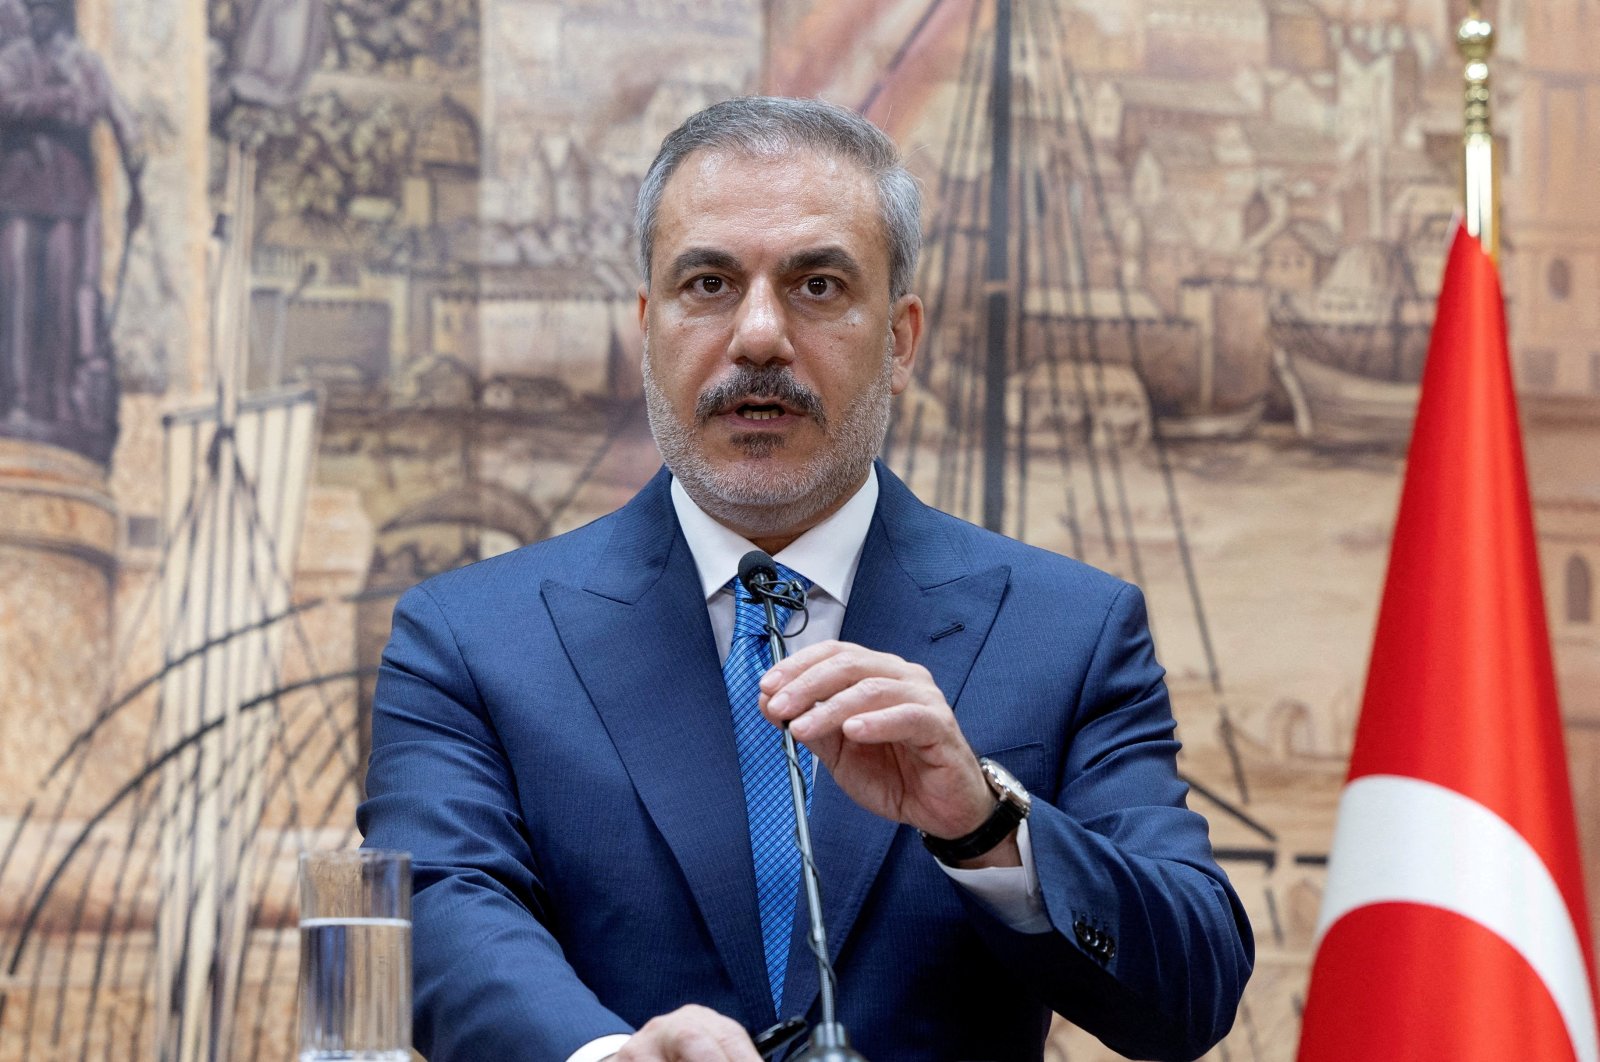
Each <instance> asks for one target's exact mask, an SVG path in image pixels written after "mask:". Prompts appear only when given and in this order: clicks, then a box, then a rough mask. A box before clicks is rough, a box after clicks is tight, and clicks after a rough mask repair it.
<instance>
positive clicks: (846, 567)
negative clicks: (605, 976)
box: [567, 472, 1050, 1062]
mask: <svg viewBox="0 0 1600 1062" xmlns="http://www.w3.org/2000/svg"><path fill="white" fill-rule="evenodd" d="M672 507H673V510H674V511H675V512H676V513H677V516H678V526H679V527H681V528H682V529H683V537H684V539H685V540H686V541H687V542H688V543H689V552H690V553H691V554H692V555H693V556H694V563H695V568H696V569H697V570H698V571H699V574H700V588H701V589H702V590H703V591H704V592H705V595H706V609H707V610H708V612H709V613H710V618H711V632H712V634H713V635H714V636H715V638H716V642H717V656H718V658H719V659H721V660H723V661H726V660H727V658H728V651H729V649H730V647H731V646H732V644H733V616H734V608H735V602H734V593H733V591H732V590H730V589H729V588H728V582H729V580H731V579H733V578H734V577H735V576H736V575H738V574H739V560H740V558H742V557H743V556H744V555H745V554H746V553H748V552H750V551H751V550H753V549H755V548H757V547H756V546H755V544H754V543H752V542H750V541H749V540H748V539H746V538H744V537H743V536H742V535H740V534H738V533H737V532H734V531H730V530H728V528H726V527H724V526H723V525H721V524H719V523H717V521H716V520H714V519H712V518H711V517H710V516H709V515H707V513H706V512H705V510H703V509H701V508H700V506H698V505H696V504H695V503H694V500H693V499H692V498H690V497H689V493H688V491H686V490H684V489H683V486H682V485H681V484H680V483H679V482H678V481H677V480H676V479H674V480H673V481H672ZM877 507H878V476H877V473H876V472H873V473H871V474H869V475H868V476H867V479H866V482H865V483H863V484H862V485H861V488H860V489H859V490H857V491H856V492H855V494H853V495H851V496H850V500H849V501H847V502H845V503H844V505H842V506H841V507H840V508H839V511H838V512H836V513H834V514H833V515H832V516H830V517H828V518H827V519H826V520H824V521H822V522H821V523H819V524H817V525H816V526H815V527H813V528H811V529H810V530H809V531H807V532H806V533H805V534H803V535H801V536H800V537H799V538H797V539H795V540H794V541H793V542H791V543H789V545H788V546H786V547H784V549H783V550H782V551H781V552H779V553H778V554H777V556H776V557H774V558H773V559H774V560H776V561H777V562H778V563H779V564H782V565H784V566H785V567H788V568H790V569H791V570H793V571H795V572H798V573H799V574H801V575H803V576H805V577H806V578H807V579H809V580H810V581H811V590H810V592H809V593H808V594H807V596H806V616H807V622H806V625H805V628H804V629H803V630H801V631H799V632H798V633H796V634H795V635H793V636H792V637H789V638H786V639H785V641H786V642H787V643H788V646H789V649H790V651H791V652H797V651H799V650H801V649H804V648H805V647H806V646H808V645H815V644H817V643H818V642H825V641H828V640H829V639H831V638H837V637H839V631H840V629H841V628H842V627H843V626H844V611H845V607H846V606H847V605H848V604H849V603H850V588H851V585H852V584H853V583H854V582H855V578H856V568H857V566H858V565H859V564H860V563H861V551H862V548H863V547H865V545H866V543H867V529H868V528H869V527H870V526H871V525H872V514H873V513H874V512H875V511H876V510H877ZM1017 845H1018V847H1020V848H1021V849H1022V866H1020V867H984V868H980V869H977V870H965V869H962V868H960V867H949V866H945V865H944V864H943V863H939V862H938V861H937V860H934V862H935V863H937V864H938V866H939V869H941V870H943V871H944V872H945V873H946V874H948V875H950V877H951V878H953V879H954V880H955V881H956V882H957V883H958V884H959V885H961V886H962V887H963V888H965V889H966V890H967V891H969V892H971V893H972V895H973V896H974V897H975V898H977V900H978V901H979V902H980V903H982V904H983V905H984V906H985V907H986V908H988V909H989V910H990V911H991V912H992V913H993V914H994V916H995V917H996V918H998V919H1000V920H1001V921H1002V922H1004V923H1006V924H1007V925H1009V926H1010V927H1011V928H1013V929H1016V930H1018V931H1020V932H1023V933H1044V932H1047V931H1048V930H1049V929H1050V920H1049V918H1048V916H1046V914H1045V911H1044V901H1043V900H1042V899H1041V898H1040V896H1039V875H1038V873H1037V872H1036V871H1035V870H1034V868H1033V847H1032V845H1031V843H1030V842H1029V840H1028V822H1027V820H1026V819H1024V820H1023V821H1022V824H1021V825H1020V826H1018V827H1017ZM928 858H929V859H933V856H931V855H930V856H928ZM627 1039H628V1037H627V1036H623V1035H617V1036H602V1037H601V1038H600V1039H598V1040H594V1041H591V1042H590V1043H587V1044H585V1045H583V1046H582V1047H581V1048H579V1049H578V1050H577V1051H576V1052H575V1053H574V1054H573V1055H572V1056H571V1057H570V1058H569V1059H568V1060H567V1062H601V1060H603V1059H606V1058H609V1057H610V1056H611V1055H612V1054H613V1053H614V1052H616V1051H617V1050H618V1049H619V1048H620V1047H621V1046H622V1045H623V1044H624V1043H626V1042H627Z"/></svg>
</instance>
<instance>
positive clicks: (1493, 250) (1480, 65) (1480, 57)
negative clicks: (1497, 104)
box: [1456, 3, 1500, 257]
mask: <svg viewBox="0 0 1600 1062" xmlns="http://www.w3.org/2000/svg"><path fill="white" fill-rule="evenodd" d="M1456 50H1457V51H1458V52H1460V53H1461V58H1462V59H1464V60H1466V68H1465V70H1464V76H1465V78H1466V129H1465V132H1464V134H1463V136H1462V148H1463V161H1464V163H1465V176H1466V182H1465V199H1466V224H1467V231H1468V232H1469V233H1471V234H1472V235H1473V236H1475V237H1477V239H1478V242H1479V243H1480V244H1481V245H1482V246H1483V249H1484V250H1485V251H1487V252H1488V253H1489V254H1490V255H1491V256H1496V257H1497V256H1498V255H1499V251H1500V226H1499V211H1498V209H1497V207H1498V205H1499V203H1498V200H1499V194H1498V193H1499V189H1498V188H1497V187H1496V184H1495V173H1494V168H1495V167H1494V134H1493V132H1492V130H1491V129H1490V124H1489V56H1490V55H1491V54H1492V53H1493V52H1494V27H1493V26H1491V25H1490V24H1489V23H1488V22H1487V21H1485V20H1484V18H1483V17H1482V14H1481V13H1480V11H1479V9H1478V5H1477V4H1476V3H1474V4H1473V5H1472V6H1471V10H1470V12H1469V13H1468V15H1467V17H1466V19H1465V20H1464V21H1463V22H1462V23H1461V28H1460V29H1458V30H1457V31H1456Z"/></svg>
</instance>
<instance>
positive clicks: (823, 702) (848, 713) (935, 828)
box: [761, 641, 1021, 866]
mask: <svg viewBox="0 0 1600 1062" xmlns="http://www.w3.org/2000/svg"><path fill="white" fill-rule="evenodd" d="M761 710H762V713H763V714H765V715H766V717H767V718H768V719H770V720H771V721H772V722H774V723H782V722H785V721H788V722H789V727H790V730H791V731H792V732H793V734H794V737H795V740H796V741H800V742H803V743H804V744H805V745H806V747H807V748H809V749H810V750H811V752H812V754H813V755H815V756H816V757H817V758H818V759H819V760H821V761H822V763H823V764H824V765H825V766H826V767H827V768H828V773H829V774H831V775H832V776H833V779H834V781H835V782H837V783H838V784H839V788H841V789H843V790H844V791H845V793H847V794H848V795H849V796H850V798H851V799H852V800H854V801H855V802H856V803H857V804H860V805H861V806H862V807H864V808H866V809H867V810H868V811H871V812H873V813H875V814H878V815H882V816H883V817H884V818H888V819H893V820H895V821H896V822H904V823H907V824H908V825H911V826H914V827H916V828H917V829H919V830H922V831H923V832H925V833H929V834H932V835H933V836H935V837H946V838H951V837H960V836H962V835H964V834H967V833H970V832H972V831H973V830H975V829H977V828H978V827H979V826H981V825H982V824H983V823H984V821H985V820H986V819H988V817H989V815H990V813H991V812H993V811H994V807H995V796H994V793H993V792H992V791H991V790H990V789H989V786H988V783H987V782H985V781H984V779H983V772H982V771H981V770H980V769H979V767H978V758H977V756H976V755H974V754H973V751H972V747H971V746H970V745H968V744H967V739H966V737H965V735H963V734H962V733H961V728H960V727H959V726H958V725H957V724H956V717H955V713H954V712H952V711H951V710H950V706H949V705H948V704H947V703H945V699H944V694H943V693H941V692H940V691H939V687H938V686H937V685H936V684H935V683H934V681H933V676H932V675H930V674H929V673H928V669H927V668H925V667H923V666H921V665H920V664H914V663H911V662H910V661H907V660H903V659H901V658H900V657H898V656H895V655H893V654H892V653H880V652H874V651H873V650H871V649H867V648H864V647H862V646H859V645H854V644H852V643H849V642H839V641H828V642H820V643H818V644H816V645H812V646H808V647H806V648H805V649H802V650H800V651H799V652H797V653H795V654H794V655H793V656H791V657H789V658H788V659H786V660H783V661H780V662H779V663H778V664H776V665H774V666H773V667H772V669H771V670H769V671H768V672H767V673H766V674H765V675H764V676H762V679H761ZM1020 863H1021V858H1020V854H1018V852H1017V846H1016V840H1015V836H1014V835H1013V837H1012V838H1011V839H1010V840H1008V841H1007V842H1005V843H1004V844H1002V845H1000V846H999V847H998V848H997V849H995V850H994V851H993V852H991V853H989V854H988V856H987V857H984V858H980V859H978V860H975V861H973V863H972V864H971V865H973V866H1003V865H1011V866H1017V865H1020Z"/></svg>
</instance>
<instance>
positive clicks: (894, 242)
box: [634, 96, 922, 299]
mask: <svg viewBox="0 0 1600 1062" xmlns="http://www.w3.org/2000/svg"><path fill="white" fill-rule="evenodd" d="M702 148H703V149H706V150H724V151H737V152H740V153H743V154H748V155H755V156H758V157H771V156H776V155H783V154H787V153H790V152H794V151H797V150H801V149H809V150H812V151H815V152H818V153H819V154H822V155H825V156H827V157H829V158H836V159H841V160H844V161H847V162H853V163H855V164H856V165H858V166H860V167H861V168H862V169H863V170H865V171H866V172H867V173H869V174H871V175H872V177H873V179H874V180H875V181H876V182H877V186H878V207H879V212H880V214H881V215H882V218H883V230H884V239H885V241H886V242H887V243H888V245H889V296H890V298H892V299H898V298H900V296H902V295H904V294H905V293H906V292H908V291H910V290H911V280H912V277H914V276H915V275H916V272H917V257H918V255H920V254H921V253H922V190H921V189H920V188H918V187H917V182H916V179H915V178H913V177H912V176H911V174H910V173H909V172H908V171H907V170H906V167H905V163H904V162H902V161H901V159H900V152H899V150H898V149H897V148H896V147H895V146H894V141H892V140H890V139H889V137H888V136H887V135H886V134H885V133H884V132H883V130H881V129H879V128H878V127H877V126H875V125H873V124H872V123H871V122H869V121H867V120H866V119H865V118H863V117H861V116H860V115H859V114H857V113H855V112H854V111H852V110H848V109H847V108H844V107H840V106H839V105H837V104H834V103H827V102H825V101H823V100H796V99H786V98H784V97H782V96H742V97H739V98H738V99H731V100H723V101H722V102H721V103H714V104H712V105H711V106H710V107H707V108H706V109H705V110H703V111H700V112H698V113H696V114H692V115H690V116H689V118H688V119H687V120H686V121H685V122H684V123H683V124H682V125H680V126H678V128H676V129H674V130H673V131H672V132H671V133H668V134H667V138H666V139H665V140H663V141H662V142H661V150H660V152H658V153H657V154H656V158H655V161H654V162H652V163H651V164H650V169H649V170H648V171H646V173H645V175H644V184H643V185H641V186H640V188H639V202H638V206H637V207H636V209H635V214H634V223H635V228H636V230H637V232H638V234H639V272H640V273H641V274H642V275H643V276H644V282H645V286H646V287H648V286H649V284H650V253H651V250H652V249H653V247H654V244H655V235H656V215H657V213H658V212H659V211H660V209H661V195H662V193H663V192H664V191H665V189H666V186H667V181H668V180H669V179H671V177H672V175H673V173H675V172H676V171H677V169H678V166H679V165H681V164H682V162H683V160H684V159H686V158H688V157H689V156H690V155H692V154H694V153H695V152H696V151H699V150H701V149H702Z"/></svg>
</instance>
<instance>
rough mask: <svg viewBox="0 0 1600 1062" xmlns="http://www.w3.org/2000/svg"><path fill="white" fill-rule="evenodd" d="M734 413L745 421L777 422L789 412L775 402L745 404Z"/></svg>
mask: <svg viewBox="0 0 1600 1062" xmlns="http://www.w3.org/2000/svg"><path fill="white" fill-rule="evenodd" d="M734 412H735V413H737V414H738V415H739V416H741V417H743V418H744V419H745V420H777V419H778V418H779V417H781V416H783V415H784V414H785V413H787V412H789V411H788V410H787V409H785V408H784V407H783V406H780V405H778V404H777V403H776V402H746V403H745V404H743V405H741V406H739V407H737V408H736V409H734Z"/></svg>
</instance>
